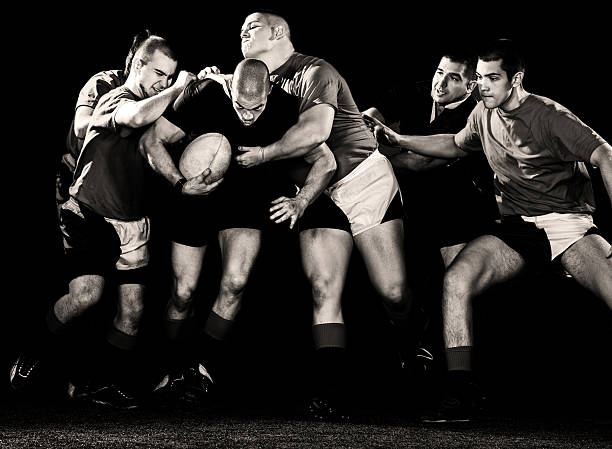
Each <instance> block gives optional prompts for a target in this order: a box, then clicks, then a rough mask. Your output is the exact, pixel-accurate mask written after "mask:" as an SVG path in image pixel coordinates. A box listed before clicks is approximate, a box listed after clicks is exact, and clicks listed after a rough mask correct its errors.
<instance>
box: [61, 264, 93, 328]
mask: <svg viewBox="0 0 612 449" xmlns="http://www.w3.org/2000/svg"><path fill="white" fill-rule="evenodd" d="M103 290H104V278H103V277H102V276H100V275H96V274H87V275H83V276H79V277H77V278H75V279H73V280H72V281H70V284H69V286H68V293H67V294H66V295H64V296H62V297H61V298H60V299H58V300H57V301H56V303H55V304H54V305H53V312H54V313H55V316H56V317H57V319H58V320H59V321H60V322H61V323H63V324H68V323H70V322H71V321H72V320H74V319H76V318H78V317H79V316H81V315H82V314H83V313H84V312H85V311H86V310H88V309H89V308H90V307H92V306H93V305H95V304H97V303H98V301H100V298H102V292H103Z"/></svg>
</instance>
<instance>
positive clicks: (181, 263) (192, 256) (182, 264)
mask: <svg viewBox="0 0 612 449" xmlns="http://www.w3.org/2000/svg"><path fill="white" fill-rule="evenodd" d="M205 253H206V246H188V245H183V244H181V243H176V242H172V251H171V261H172V262H171V263H172V296H171V297H170V301H169V303H168V309H167V314H166V315H167V319H169V320H176V321H183V320H186V319H187V318H188V316H189V313H190V306H191V302H192V299H193V294H194V292H195V290H196V288H197V286H198V281H199V279H200V272H201V270H202V262H203V261H204V255H205Z"/></svg>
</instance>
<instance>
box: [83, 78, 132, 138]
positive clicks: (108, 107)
mask: <svg viewBox="0 0 612 449" xmlns="http://www.w3.org/2000/svg"><path fill="white" fill-rule="evenodd" d="M135 101H136V100H135V99H134V97H133V96H132V94H130V92H129V91H128V90H126V89H123V88H118V89H113V90H111V91H110V92H109V93H107V94H105V95H103V96H102V97H101V98H100V101H99V102H98V105H97V106H96V108H95V109H94V113H93V115H92V117H91V122H90V125H89V126H90V128H99V129H107V130H110V131H112V132H115V133H116V132H118V127H117V124H116V122H115V114H116V112H117V109H119V107H120V106H121V105H123V104H125V103H127V102H135Z"/></svg>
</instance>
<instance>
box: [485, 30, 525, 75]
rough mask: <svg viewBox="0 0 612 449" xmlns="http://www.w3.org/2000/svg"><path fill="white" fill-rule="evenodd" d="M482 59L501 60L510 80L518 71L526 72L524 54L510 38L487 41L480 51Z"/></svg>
mask: <svg viewBox="0 0 612 449" xmlns="http://www.w3.org/2000/svg"><path fill="white" fill-rule="evenodd" d="M478 59H480V60H481V61H486V62H488V61H499V60H501V68H502V70H503V71H504V72H506V76H507V77H508V80H510V79H512V77H513V76H514V75H515V74H516V73H518V72H525V62H524V59H523V55H522V54H521V52H520V51H519V49H518V47H517V45H516V44H515V43H514V42H512V41H511V40H510V39H496V40H493V41H490V42H488V43H486V44H485V45H484V46H483V47H482V48H481V49H480V50H479V52H478Z"/></svg>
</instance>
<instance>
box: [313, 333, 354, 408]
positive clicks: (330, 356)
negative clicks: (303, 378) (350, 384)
mask: <svg viewBox="0 0 612 449" xmlns="http://www.w3.org/2000/svg"><path fill="white" fill-rule="evenodd" d="M312 335H313V340H314V344H315V353H314V366H313V368H314V369H313V371H314V373H313V380H314V384H313V388H314V391H313V394H314V396H323V397H331V398H338V399H341V398H342V397H343V396H344V394H345V391H344V385H345V383H346V382H347V379H346V374H347V369H346V363H347V357H346V349H345V347H346V328H345V326H344V324H343V323H324V324H315V325H313V326H312Z"/></svg>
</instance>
